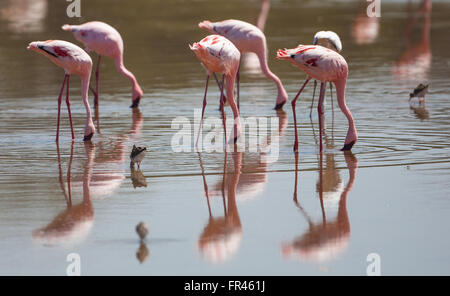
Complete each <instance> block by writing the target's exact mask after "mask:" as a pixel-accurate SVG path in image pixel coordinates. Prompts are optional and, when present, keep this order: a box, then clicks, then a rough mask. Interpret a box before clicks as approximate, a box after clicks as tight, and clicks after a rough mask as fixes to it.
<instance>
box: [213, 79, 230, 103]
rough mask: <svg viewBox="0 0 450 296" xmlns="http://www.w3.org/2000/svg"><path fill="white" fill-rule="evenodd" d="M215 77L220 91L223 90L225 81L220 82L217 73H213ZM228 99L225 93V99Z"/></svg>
mask: <svg viewBox="0 0 450 296" xmlns="http://www.w3.org/2000/svg"><path fill="white" fill-rule="evenodd" d="M213 76H214V79H215V80H216V83H217V86H218V87H219V89H220V91H222V90H223V83H222V84H221V83H220V82H219V79H218V78H217V75H216V73H213ZM226 100H227V97H226V96H225V95H223V101H224V102H225V101H226Z"/></svg>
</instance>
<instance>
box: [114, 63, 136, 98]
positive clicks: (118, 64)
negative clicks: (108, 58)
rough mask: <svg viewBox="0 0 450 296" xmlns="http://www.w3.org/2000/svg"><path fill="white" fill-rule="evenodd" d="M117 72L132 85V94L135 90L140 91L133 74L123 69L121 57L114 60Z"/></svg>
mask: <svg viewBox="0 0 450 296" xmlns="http://www.w3.org/2000/svg"><path fill="white" fill-rule="evenodd" d="M115 63H116V67H117V70H118V71H119V72H120V73H121V74H122V75H123V76H125V77H127V78H128V79H129V80H130V81H131V84H132V87H133V92H134V91H135V90H137V89H140V87H139V84H138V82H137V80H136V77H134V75H133V73H131V72H130V71H129V70H128V69H127V68H125V65H124V64H123V56H122V55H120V56H119V57H118V58H116V59H115Z"/></svg>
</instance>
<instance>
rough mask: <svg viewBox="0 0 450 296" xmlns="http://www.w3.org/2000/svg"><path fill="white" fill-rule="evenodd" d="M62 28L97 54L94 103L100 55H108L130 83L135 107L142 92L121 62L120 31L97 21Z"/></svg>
mask: <svg viewBox="0 0 450 296" xmlns="http://www.w3.org/2000/svg"><path fill="white" fill-rule="evenodd" d="M62 29H63V30H65V31H70V32H72V33H73V34H74V36H75V39H77V40H78V41H81V42H82V43H83V44H84V45H85V47H86V51H87V52H89V51H91V50H93V51H95V52H96V53H97V54H98V63H97V70H96V90H95V91H93V90H92V91H93V92H94V94H95V101H94V105H97V104H98V76H99V65H100V59H101V57H102V56H107V57H110V58H112V59H113V60H114V62H115V64H116V67H117V70H118V71H119V72H120V73H121V74H122V75H123V76H125V77H127V78H128V79H129V80H130V82H131V85H132V89H131V92H132V95H131V102H132V104H131V106H130V107H137V106H138V105H139V101H140V99H141V98H142V95H143V94H144V92H143V91H142V88H141V87H140V86H139V83H138V82H137V79H136V77H135V76H134V74H133V73H131V72H130V71H129V70H128V69H127V68H126V67H125V65H124V62H123V50H124V45H123V40H122V36H121V35H120V33H119V32H118V31H117V30H116V29H114V28H113V27H112V26H110V25H108V24H106V23H104V22H99V21H94V22H88V23H84V24H81V25H64V26H62Z"/></svg>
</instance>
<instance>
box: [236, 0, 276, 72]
mask: <svg viewBox="0 0 450 296" xmlns="http://www.w3.org/2000/svg"><path fill="white" fill-rule="evenodd" d="M269 10H270V1H269V0H261V8H260V11H259V14H258V19H257V20H256V26H257V27H258V28H259V29H260V30H261V31H263V32H264V27H265V25H266V21H267V16H268V14H269ZM241 65H242V68H243V72H245V73H247V74H253V75H263V72H262V70H261V65H260V62H259V59H258V56H257V55H256V54H255V53H253V52H243V53H242V58H241Z"/></svg>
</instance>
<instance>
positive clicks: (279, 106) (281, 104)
mask: <svg viewBox="0 0 450 296" xmlns="http://www.w3.org/2000/svg"><path fill="white" fill-rule="evenodd" d="M284 104H286V101H284V102H282V103H279V104H276V105H275V110H280V109H283V106H284Z"/></svg>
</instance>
